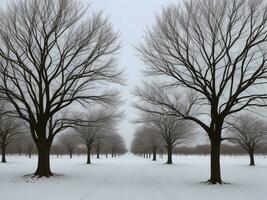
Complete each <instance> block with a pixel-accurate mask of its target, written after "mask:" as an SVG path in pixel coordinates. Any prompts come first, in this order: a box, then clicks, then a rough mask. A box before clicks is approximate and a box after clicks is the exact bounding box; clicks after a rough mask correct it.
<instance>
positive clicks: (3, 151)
mask: <svg viewBox="0 0 267 200" xmlns="http://www.w3.org/2000/svg"><path fill="white" fill-rule="evenodd" d="M1 151H2V161H1V162H2V163H6V147H5V146H2V147H1Z"/></svg>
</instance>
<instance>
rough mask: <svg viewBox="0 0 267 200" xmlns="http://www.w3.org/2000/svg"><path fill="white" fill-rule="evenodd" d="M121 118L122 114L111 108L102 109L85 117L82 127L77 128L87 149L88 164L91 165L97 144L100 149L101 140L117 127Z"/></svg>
mask: <svg viewBox="0 0 267 200" xmlns="http://www.w3.org/2000/svg"><path fill="white" fill-rule="evenodd" d="M119 116H120V113H117V112H115V111H114V109H113V108H111V107H102V108H98V109H96V110H94V111H91V113H90V114H86V115H83V117H81V118H83V119H84V121H86V123H83V124H82V125H77V126H76V127H75V129H76V131H77V133H78V134H79V136H80V138H81V141H82V143H83V144H84V145H85V146H86V149H87V162H86V163H87V164H91V153H92V150H93V148H95V147H96V145H97V143H98V144H99V148H100V140H101V139H103V137H104V136H105V134H106V133H107V132H108V131H112V130H113V129H114V126H115V125H116V123H115V121H116V119H117V118H118V117H119Z"/></svg>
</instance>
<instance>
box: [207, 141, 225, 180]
mask: <svg viewBox="0 0 267 200" xmlns="http://www.w3.org/2000/svg"><path fill="white" fill-rule="evenodd" d="M220 147H221V140H220V139H213V140H212V141H211V149H210V159H211V161H210V170H211V172H210V173H211V175H210V180H209V181H208V182H209V183H210V184H217V183H219V184H222V180H221V169H220Z"/></svg>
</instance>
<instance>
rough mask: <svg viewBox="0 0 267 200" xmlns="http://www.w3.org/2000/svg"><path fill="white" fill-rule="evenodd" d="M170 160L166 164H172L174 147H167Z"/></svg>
mask: <svg viewBox="0 0 267 200" xmlns="http://www.w3.org/2000/svg"><path fill="white" fill-rule="evenodd" d="M167 153H168V159H167V163H166V164H172V147H171V146H168V147H167Z"/></svg>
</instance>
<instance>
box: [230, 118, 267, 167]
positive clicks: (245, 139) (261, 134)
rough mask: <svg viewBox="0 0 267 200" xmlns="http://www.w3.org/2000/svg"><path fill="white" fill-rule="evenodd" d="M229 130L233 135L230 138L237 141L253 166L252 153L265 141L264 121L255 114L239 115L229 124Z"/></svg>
mask: <svg viewBox="0 0 267 200" xmlns="http://www.w3.org/2000/svg"><path fill="white" fill-rule="evenodd" d="M230 130H231V133H232V136H233V138H230V140H231V141H232V142H234V143H238V144H239V145H240V146H241V147H242V148H243V149H244V150H245V151H246V152H247V153H248V154H249V157H250V166H254V165H255V160H254V153H255V152H256V151H257V150H258V149H259V148H261V147H263V146H264V145H265V144H266V141H267V140H266V139H267V125H266V122H265V121H264V120H260V119H258V118H257V117H255V116H250V115H241V116H240V117H239V118H238V120H237V121H236V122H235V123H232V124H231V126H230Z"/></svg>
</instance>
